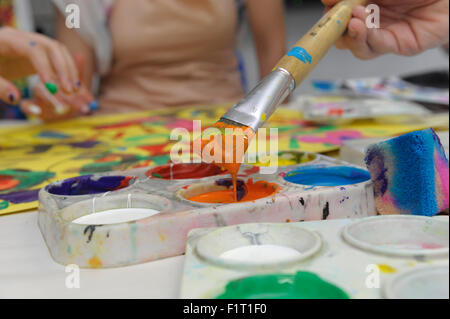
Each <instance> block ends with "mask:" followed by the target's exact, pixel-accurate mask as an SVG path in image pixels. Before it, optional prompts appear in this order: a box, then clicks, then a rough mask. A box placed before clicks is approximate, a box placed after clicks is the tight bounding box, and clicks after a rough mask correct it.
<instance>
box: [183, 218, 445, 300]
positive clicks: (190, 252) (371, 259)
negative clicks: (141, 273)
mask: <svg viewBox="0 0 450 319" xmlns="http://www.w3.org/2000/svg"><path fill="white" fill-rule="evenodd" d="M376 224H379V225H383V224H390V226H389V227H388V228H389V231H391V232H397V233H399V236H394V235H391V236H386V233H385V232H384V231H380V229H379V228H378V227H372V226H373V225H376ZM448 227H449V222H448V218H447V220H442V219H441V218H429V217H414V216H377V217H369V218H362V219H354V220H351V219H343V220H329V221H310V222H303V223H291V224H247V225H238V226H229V227H226V228H221V229H194V230H192V231H191V232H190V233H189V237H188V242H187V247H186V257H185V265H184V276H183V281H182V287H181V293H180V297H181V298H188V299H197V298H216V297H217V296H219V295H220V294H222V293H223V292H224V291H225V287H226V285H227V284H228V283H229V282H232V281H234V280H237V279H242V278H246V277H249V276H254V275H261V274H279V273H283V274H294V273H296V272H298V271H307V272H312V273H315V274H317V275H318V276H320V277H321V278H322V279H324V280H326V281H328V282H330V283H332V284H334V285H336V286H338V287H340V288H341V289H342V290H343V291H345V292H346V293H347V294H348V295H349V296H350V297H351V298H371V299H372V298H384V297H389V298H410V297H415V296H416V297H417V296H418V295H420V294H417V295H411V294H408V293H405V291H407V288H408V287H416V286H420V287H424V286H426V285H424V281H423V280H422V278H433V281H432V280H430V281H429V282H428V283H429V285H428V286H426V287H424V289H429V290H431V289H434V288H436V287H438V289H437V290H436V293H435V294H433V295H432V296H434V297H437V298H445V297H446V292H447V296H448V267H449V255H448V254H449V242H448V239H449V229H448ZM360 230H364V231H365V232H366V233H365V234H364V235H362V233H361V232H359V231H360ZM407 234H410V236H405V235H407ZM255 236H256V237H257V238H258V240H259V242H258V243H259V244H261V245H277V246H285V247H289V248H293V249H296V250H298V251H299V252H301V253H304V255H300V256H301V257H299V258H297V259H293V260H289V261H287V262H280V263H277V262H271V261H270V256H267V260H266V261H264V262H263V263H260V264H257V263H256V264H255V263H253V264H252V263H247V262H245V261H244V262H242V261H241V262H236V261H234V260H227V259H224V258H221V256H223V253H224V252H226V251H228V250H231V249H236V248H237V247H240V246H246V245H250V244H252V243H253V244H255V241H254V238H255ZM350 238H351V239H350ZM355 238H357V239H355ZM405 238H407V239H409V241H410V242H411V243H415V244H416V243H418V242H423V244H424V245H421V247H422V249H416V247H414V245H411V246H408V245H404V246H402V247H400V248H398V247H397V248H396V245H397V244H398V243H399V241H400V242H403V239H405ZM349 239H350V240H349ZM349 241H350V242H351V243H350V242H349ZM356 242H357V243H366V244H367V245H369V246H364V245H362V244H359V245H358V244H356V245H355V243H356ZM377 243H379V244H380V246H381V247H383V249H382V250H375V249H373V248H371V245H376V244H377ZM391 244H392V245H393V247H391ZM441 244H442V245H445V247H440V248H436V247H438V245H441ZM434 245H436V246H434ZM386 247H390V249H392V250H390V249H388V250H386V249H385V248H386ZM411 248H413V249H411ZM407 251H409V252H410V253H409V254H407V253H405V252H407ZM435 267H438V268H436V269H435ZM424 270H425V271H426V272H425V273H424V272H423V271H424ZM409 271H414V272H413V273H411V274H409ZM415 271H417V272H418V273H416V272H415ZM445 274H446V275H445ZM439 276H441V279H442V281H441V282H440V283H438V280H437V278H439ZM445 276H447V277H445ZM416 278H418V281H416V280H415V279H416ZM446 278H447V279H446ZM443 286H447V290H446V289H445V287H443ZM405 287H406V288H405ZM432 287H434V288H432Z"/></svg>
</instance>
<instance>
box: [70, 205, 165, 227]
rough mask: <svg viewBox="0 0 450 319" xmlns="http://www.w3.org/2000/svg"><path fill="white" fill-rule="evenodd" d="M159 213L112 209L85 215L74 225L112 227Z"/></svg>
mask: <svg viewBox="0 0 450 319" xmlns="http://www.w3.org/2000/svg"><path fill="white" fill-rule="evenodd" d="M159 213H160V212H159V211H157V210H154V209H148V208H121V209H111V210H105V211H102V212H98V213H93V214H88V215H84V216H82V217H80V218H77V219H75V220H74V221H73V222H72V223H74V224H79V225H111V224H119V223H127V222H131V221H136V220H140V219H144V218H147V217H150V216H154V215H157V214H159Z"/></svg>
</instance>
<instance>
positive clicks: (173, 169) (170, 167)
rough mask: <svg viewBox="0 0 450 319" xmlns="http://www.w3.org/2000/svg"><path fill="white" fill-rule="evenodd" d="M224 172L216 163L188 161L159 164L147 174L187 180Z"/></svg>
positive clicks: (154, 176) (160, 177) (164, 178)
mask: <svg viewBox="0 0 450 319" xmlns="http://www.w3.org/2000/svg"><path fill="white" fill-rule="evenodd" d="M224 173H225V172H224V170H223V169H222V168H221V167H220V166H218V165H215V164H206V163H186V164H167V165H162V166H157V167H154V168H152V169H150V170H148V171H147V173H146V175H147V176H148V177H150V178H155V179H163V180H187V179H201V178H206V177H212V176H217V175H220V174H224Z"/></svg>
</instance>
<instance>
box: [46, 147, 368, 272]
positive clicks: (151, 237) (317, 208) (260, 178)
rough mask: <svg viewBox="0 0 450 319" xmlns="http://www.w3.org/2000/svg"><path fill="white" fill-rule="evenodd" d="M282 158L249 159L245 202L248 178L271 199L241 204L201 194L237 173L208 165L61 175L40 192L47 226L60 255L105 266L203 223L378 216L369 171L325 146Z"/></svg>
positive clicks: (140, 255)
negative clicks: (267, 162)
mask: <svg viewBox="0 0 450 319" xmlns="http://www.w3.org/2000/svg"><path fill="white" fill-rule="evenodd" d="M279 156H280V159H282V160H283V161H284V162H280V163H287V164H292V160H294V164H293V165H287V166H279V167H277V168H274V170H273V171H272V172H271V174H265V173H267V167H266V170H265V169H263V168H262V167H257V166H251V165H246V164H244V165H242V167H241V170H240V171H239V175H238V178H239V179H240V180H241V181H242V182H245V183H246V185H247V186H243V189H242V192H243V193H244V198H243V200H244V199H245V198H246V197H245V196H246V195H245V194H250V190H249V189H250V188H249V185H254V186H255V185H256V186H258V187H259V190H260V193H262V194H264V196H265V197H263V198H260V199H255V198H250V199H251V200H249V201H246V202H243V201H242V202H239V203H232V204H217V203H216V204H214V203H202V202H199V201H193V200H192V199H193V198H194V197H196V196H201V195H202V194H203V193H205V192H211V191H226V190H227V189H229V187H230V180H229V175H227V174H224V173H223V172H222V171H221V170H217V167H216V166H214V165H209V164H182V165H180V164H168V165H165V166H159V167H155V168H138V169H134V170H131V171H125V172H114V173H109V174H106V175H89V176H81V177H75V178H71V179H67V180H63V181H59V182H55V183H52V184H50V185H48V186H47V187H45V188H43V189H41V190H40V193H39V215H38V222H39V227H40V229H41V232H42V235H43V237H44V239H45V242H46V244H47V246H48V248H49V251H50V254H51V256H52V257H53V259H54V260H55V261H56V262H58V263H61V264H77V265H78V266H80V267H85V268H102V267H118V266H125V265H130V264H136V263H142V262H147V261H152V260H157V259H161V258H166V257H172V256H177V255H181V254H183V253H184V252H185V247H186V239H187V234H188V232H189V231H190V230H192V229H194V228H210V227H221V226H228V225H236V224H245V223H259V222H268V223H280V222H281V223H289V222H298V221H307V220H324V219H339V218H355V217H365V216H373V215H375V214H376V211H375V203H374V198H373V184H372V182H371V181H370V176H369V174H368V172H367V171H365V170H363V169H361V168H358V167H356V166H352V165H349V164H346V163H345V162H342V161H338V160H335V159H333V158H329V157H325V156H322V155H317V154H311V153H301V152H294V153H292V152H288V153H286V152H280V155H279ZM288 160H289V161H288ZM295 163H297V164H295ZM190 165H192V166H190ZM263 173H264V174H263ZM311 179H313V180H314V181H311ZM317 185H323V186H317ZM256 186H255V187H256ZM246 187H247V188H246ZM119 213H120V216H119ZM106 215H109V217H108V219H107V220H105V219H104V218H103V217H105V216H106ZM123 215H125V217H124V216H123Z"/></svg>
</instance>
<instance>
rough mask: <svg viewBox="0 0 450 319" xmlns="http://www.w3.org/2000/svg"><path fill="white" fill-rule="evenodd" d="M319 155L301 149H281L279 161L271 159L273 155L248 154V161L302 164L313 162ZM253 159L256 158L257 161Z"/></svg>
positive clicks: (257, 163)
mask: <svg viewBox="0 0 450 319" xmlns="http://www.w3.org/2000/svg"><path fill="white" fill-rule="evenodd" d="M318 158H319V156H318V155H317V154H314V153H307V152H300V151H280V152H278V155H277V161H271V157H270V156H267V158H263V157H259V156H257V155H254V156H252V155H251V154H249V155H248V156H247V163H248V164H250V165H254V166H260V167H261V166H262V167H267V166H278V167H285V166H292V165H300V164H312V163H314V162H316V161H317V160H318ZM253 160H256V161H255V162H254V161H253Z"/></svg>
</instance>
